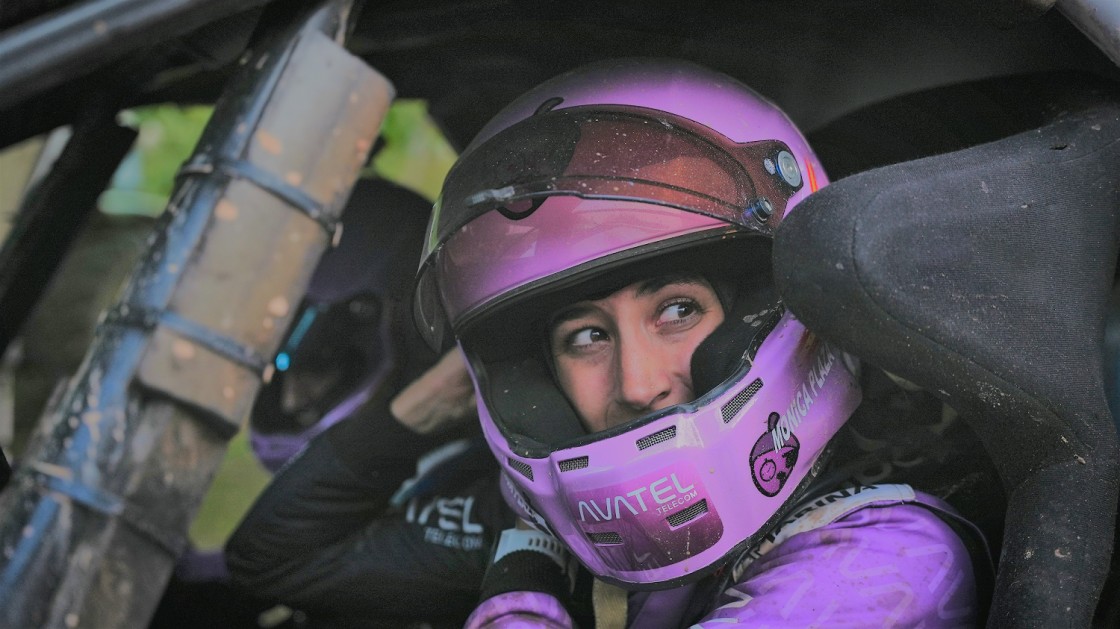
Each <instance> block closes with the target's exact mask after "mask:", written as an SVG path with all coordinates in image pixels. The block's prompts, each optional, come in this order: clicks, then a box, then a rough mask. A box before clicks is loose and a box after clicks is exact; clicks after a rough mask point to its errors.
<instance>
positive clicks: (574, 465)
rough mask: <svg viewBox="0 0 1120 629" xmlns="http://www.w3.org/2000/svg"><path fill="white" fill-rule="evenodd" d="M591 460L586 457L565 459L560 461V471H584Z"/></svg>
mask: <svg viewBox="0 0 1120 629" xmlns="http://www.w3.org/2000/svg"><path fill="white" fill-rule="evenodd" d="M589 460H590V459H589V458H588V457H585V456H579V457H576V458H574V459H565V460H563V461H560V471H561V472H571V471H573V470H582V469H583V468H585V467H587V465H588V462H589Z"/></svg>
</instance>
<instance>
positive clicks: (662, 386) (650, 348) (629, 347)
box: [618, 335, 673, 413]
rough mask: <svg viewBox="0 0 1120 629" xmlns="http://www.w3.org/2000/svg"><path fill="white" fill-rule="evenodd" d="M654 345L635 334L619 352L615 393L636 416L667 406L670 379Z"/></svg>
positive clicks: (663, 358) (670, 401)
mask: <svg viewBox="0 0 1120 629" xmlns="http://www.w3.org/2000/svg"><path fill="white" fill-rule="evenodd" d="M655 345H656V344H654V343H651V342H649V339H646V338H644V337H643V336H642V335H638V337H637V338H631V339H629V342H628V343H625V344H623V345H622V346H621V347H620V348H619V349H620V353H621V356H620V357H619V361H618V365H619V369H618V371H619V373H618V392H619V397H620V398H621V399H620V401H621V402H622V403H623V404H624V405H626V406H627V407H629V408H631V409H633V410H634V411H636V412H639V413H645V412H649V411H654V410H657V409H660V408H665V407H667V406H671V405H672V404H673V401H672V400H671V396H672V393H673V378H672V375H671V365H670V362H669V361H668V360H667V357H665V356H661V355H660V354H659V352H658V351H657V348H656V346H655Z"/></svg>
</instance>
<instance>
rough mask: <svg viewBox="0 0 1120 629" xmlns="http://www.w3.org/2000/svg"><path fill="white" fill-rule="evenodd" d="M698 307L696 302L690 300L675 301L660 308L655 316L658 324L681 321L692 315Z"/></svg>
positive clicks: (670, 323)
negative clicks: (659, 311) (659, 312)
mask: <svg viewBox="0 0 1120 629" xmlns="http://www.w3.org/2000/svg"><path fill="white" fill-rule="evenodd" d="M699 311H700V309H699V308H698V307H697V306H696V304H694V303H692V302H690V301H684V302H677V303H673V304H669V305H668V306H666V307H665V308H664V309H662V310H661V315H660V316H659V317H658V318H657V324H658V325H664V324H669V325H672V324H675V323H681V322H682V321H685V320H687V319H689V318H691V317H693V316H695V315H696V314H697V313H698V312H699Z"/></svg>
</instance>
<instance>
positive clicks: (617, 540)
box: [587, 532, 622, 546]
mask: <svg viewBox="0 0 1120 629" xmlns="http://www.w3.org/2000/svg"><path fill="white" fill-rule="evenodd" d="M587 536H588V537H590V538H591V542H592V543H594V544H598V545H600V546H606V545H612V546H614V545H618V544H621V543H622V536H621V535H619V534H618V533H613V532H611V533H588V534H587Z"/></svg>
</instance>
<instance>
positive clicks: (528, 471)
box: [506, 458, 533, 480]
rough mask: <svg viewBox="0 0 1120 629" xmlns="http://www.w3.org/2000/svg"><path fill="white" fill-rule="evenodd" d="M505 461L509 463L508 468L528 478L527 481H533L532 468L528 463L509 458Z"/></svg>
mask: <svg viewBox="0 0 1120 629" xmlns="http://www.w3.org/2000/svg"><path fill="white" fill-rule="evenodd" d="M506 460H507V461H509V466H510V467H512V468H513V469H515V470H517V471H518V472H520V473H521V475H522V476H524V477H525V478H528V479H529V480H533V468H531V467H529V464H528V463H526V462H524V461H518V460H517V459H510V458H507V459H506Z"/></svg>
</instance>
